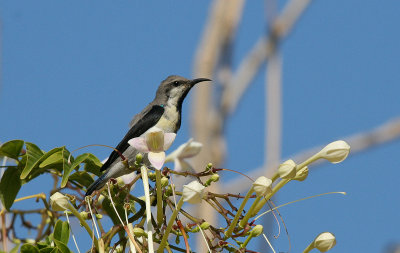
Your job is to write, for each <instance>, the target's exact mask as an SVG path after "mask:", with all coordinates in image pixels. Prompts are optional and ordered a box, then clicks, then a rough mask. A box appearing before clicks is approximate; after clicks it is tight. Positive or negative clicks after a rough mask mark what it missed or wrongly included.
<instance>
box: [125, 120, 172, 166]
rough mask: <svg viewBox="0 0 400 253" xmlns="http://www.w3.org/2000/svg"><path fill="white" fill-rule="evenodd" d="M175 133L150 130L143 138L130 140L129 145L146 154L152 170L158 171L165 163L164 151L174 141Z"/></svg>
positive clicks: (157, 129)
mask: <svg viewBox="0 0 400 253" xmlns="http://www.w3.org/2000/svg"><path fill="white" fill-rule="evenodd" d="M175 137H176V134H175V133H164V131H162V130H161V129H159V128H156V127H153V128H151V129H150V130H149V131H148V132H147V133H146V134H145V135H144V136H141V137H136V138H132V139H130V140H129V141H128V143H129V145H131V146H132V147H134V148H136V149H137V150H139V151H140V152H142V153H148V159H149V161H150V163H151V165H153V167H154V168H156V169H158V170H160V169H161V168H162V166H163V165H164V162H165V152H164V151H165V150H167V149H168V148H169V147H170V146H171V144H172V142H173V141H174V140H175Z"/></svg>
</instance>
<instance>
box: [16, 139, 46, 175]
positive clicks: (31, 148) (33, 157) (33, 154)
mask: <svg viewBox="0 0 400 253" xmlns="http://www.w3.org/2000/svg"><path fill="white" fill-rule="evenodd" d="M25 146H26V156H27V160H26V165H25V168H24V170H23V171H22V173H21V177H20V178H21V179H25V178H26V177H27V176H28V175H29V173H30V172H31V170H32V169H33V168H34V167H35V166H36V165H37V163H38V162H39V161H40V158H41V157H42V156H43V151H42V150H40V148H39V147H38V146H36V145H35V144H33V143H30V142H26V143H25Z"/></svg>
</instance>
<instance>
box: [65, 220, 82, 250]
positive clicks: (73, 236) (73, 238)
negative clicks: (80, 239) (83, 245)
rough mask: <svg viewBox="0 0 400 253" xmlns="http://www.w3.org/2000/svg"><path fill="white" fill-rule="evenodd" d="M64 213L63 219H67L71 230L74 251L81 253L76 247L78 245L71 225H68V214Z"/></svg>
mask: <svg viewBox="0 0 400 253" xmlns="http://www.w3.org/2000/svg"><path fill="white" fill-rule="evenodd" d="M64 213H65V217H66V218H67V221H68V225H69V227H70V230H71V234H72V240H74V244H75V247H76V249H77V250H78V253H81V251H80V250H79V247H78V243H77V242H76V239H75V235H74V232H73V231H72V227H71V225H70V224H71V223H70V221H69V217H68V213H67V212H64Z"/></svg>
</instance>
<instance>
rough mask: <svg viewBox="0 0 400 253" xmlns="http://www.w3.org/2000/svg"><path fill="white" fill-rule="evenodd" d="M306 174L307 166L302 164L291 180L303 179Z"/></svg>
mask: <svg viewBox="0 0 400 253" xmlns="http://www.w3.org/2000/svg"><path fill="white" fill-rule="evenodd" d="M307 176H308V167H307V166H304V167H303V168H302V169H300V170H299V171H297V173H296V176H295V177H294V178H293V180H297V181H304V180H305V179H306V178H307Z"/></svg>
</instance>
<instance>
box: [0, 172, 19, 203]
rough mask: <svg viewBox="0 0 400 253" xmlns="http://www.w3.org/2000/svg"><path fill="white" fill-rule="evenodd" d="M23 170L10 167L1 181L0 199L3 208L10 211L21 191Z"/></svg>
mask: <svg viewBox="0 0 400 253" xmlns="http://www.w3.org/2000/svg"><path fill="white" fill-rule="evenodd" d="M20 174H21V170H20V169H18V168H15V167H9V168H7V170H6V171H5V172H4V175H3V177H2V178H1V181H0V198H1V202H2V203H3V206H4V207H5V208H6V209H7V210H10V207H11V206H12V204H13V203H14V200H15V198H16V197H17V194H18V192H19V189H21V179H20Z"/></svg>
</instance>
